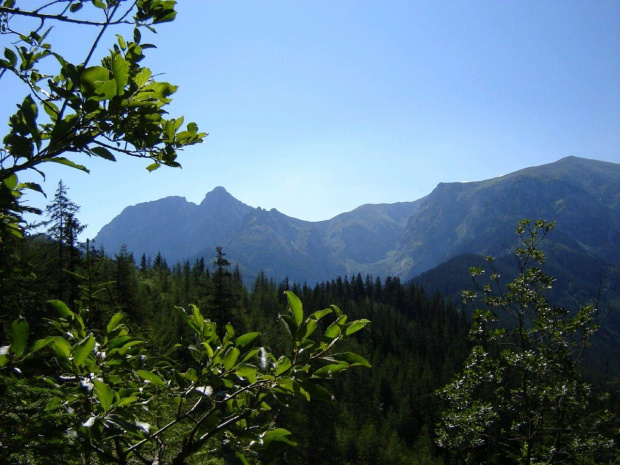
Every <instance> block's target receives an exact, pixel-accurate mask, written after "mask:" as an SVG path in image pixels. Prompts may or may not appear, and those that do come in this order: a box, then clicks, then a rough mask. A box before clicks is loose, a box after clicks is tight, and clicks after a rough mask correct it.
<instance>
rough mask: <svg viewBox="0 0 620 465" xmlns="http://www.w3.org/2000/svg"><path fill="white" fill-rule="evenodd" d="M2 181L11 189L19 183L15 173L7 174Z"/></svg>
mask: <svg viewBox="0 0 620 465" xmlns="http://www.w3.org/2000/svg"><path fill="white" fill-rule="evenodd" d="M2 183H3V184H4V185H5V186H6V187H7V188H9V189H11V190H13V189H15V188H16V187H17V185H18V184H19V179H18V178H17V175H16V174H15V173H13V174H12V175H10V176H8V177H7V178H6V179H3V180H2Z"/></svg>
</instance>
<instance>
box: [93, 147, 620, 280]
mask: <svg viewBox="0 0 620 465" xmlns="http://www.w3.org/2000/svg"><path fill="white" fill-rule="evenodd" d="M523 218H532V219H537V218H543V219H547V220H555V221H556V223H557V226H556V229H555V230H554V231H553V232H552V233H551V236H550V238H549V247H550V250H557V251H562V250H564V251H566V252H567V253H566V254H565V255H570V256H571V257H582V258H584V257H589V258H591V259H593V260H596V261H597V263H599V262H600V263H604V264H607V265H609V266H612V267H618V268H620V165H618V164H615V163H606V162H599V161H594V160H585V159H580V158H576V157H568V158H564V159H562V160H560V161H558V162H556V163H551V164H548V165H543V166H538V167H532V168H527V169H524V170H521V171H518V172H515V173H512V174H509V175H506V176H502V177H499V178H494V179H490V180H486V181H480V182H472V183H442V184H439V185H438V186H437V188H436V189H435V190H433V192H431V193H430V194H429V195H428V196H426V197H424V198H422V199H419V200H417V201H414V202H402V203H396V204H381V205H363V206H361V207H358V208H357V209H355V210H353V211H351V212H347V213H342V214H340V215H338V216H336V217H334V218H332V219H330V220H326V221H320V222H307V221H302V220H298V219H295V218H292V217H288V216H286V215H284V214H282V213H280V212H278V211H277V210H270V211H266V210H263V209H260V208H253V207H250V206H248V205H245V204H244V203H242V202H240V201H238V200H236V199H235V198H234V197H232V196H231V195H230V194H229V193H228V192H226V190H225V189H224V188H222V187H218V188H216V189H214V190H213V191H212V192H209V193H208V194H207V195H206V197H205V199H204V200H203V201H202V203H201V204H200V205H195V204H193V203H190V202H187V201H186V200H185V199H184V198H181V197H168V198H165V199H161V200H158V201H154V202H148V203H144V204H139V205H136V206H133V207H128V208H126V209H125V210H124V211H123V212H122V213H121V214H120V215H118V216H117V217H116V218H115V219H114V220H113V221H112V222H111V223H110V224H108V225H106V226H105V227H104V228H102V230H101V231H100V232H99V234H98V235H97V237H96V238H95V240H96V243H97V244H99V245H103V246H104V247H105V250H106V251H108V252H111V253H112V252H116V251H117V250H118V249H119V248H120V246H121V245H122V244H126V246H127V249H128V250H129V251H131V252H133V254H134V255H135V256H136V257H139V256H140V255H142V254H143V253H144V254H146V255H147V256H148V255H150V256H153V257H154V256H155V255H156V254H157V253H158V252H161V254H162V255H163V256H164V257H166V259H167V261H168V263H170V264H172V263H174V262H176V261H179V260H184V259H189V260H194V259H196V258H198V257H201V256H204V257H205V258H207V259H209V258H210V257H212V256H214V250H215V247H216V246H222V247H223V248H224V251H225V252H226V253H227V255H228V257H229V258H230V259H231V260H233V261H234V262H237V263H239V266H240V268H241V270H242V272H243V274H244V276H245V277H246V278H250V279H251V278H252V277H253V276H255V275H256V273H258V271H260V270H264V271H265V272H266V274H267V275H270V276H272V277H274V278H275V279H280V278H283V277H289V278H291V279H293V280H295V281H300V282H303V281H306V282H308V283H314V282H317V281H322V280H328V279H332V278H333V277H335V276H337V275H345V274H348V275H352V274H357V273H362V274H365V273H370V274H373V275H375V276H388V275H392V276H400V277H402V278H411V277H414V276H417V275H419V274H420V273H423V272H425V271H427V270H429V269H431V268H433V267H435V266H437V265H439V264H441V263H442V262H445V261H446V260H449V259H451V258H453V257H456V256H458V255H461V254H464V253H473V254H478V255H488V254H493V255H502V254H505V253H507V251H508V248H509V247H514V245H515V239H516V236H515V234H514V231H515V229H516V226H517V223H518V221H519V220H521V219H523ZM568 252H570V254H568ZM562 256H563V255H562V254H561V253H558V257H562ZM550 260H551V258H550ZM553 260H555V259H553ZM561 261H562V260H555V261H553V263H554V264H555V265H553V266H559V267H561V268H565V267H567V266H572V265H570V264H567V263H563V264H560V262H561ZM566 261H567V260H564V262H566ZM570 261H571V262H574V261H575V260H570ZM575 266H577V267H578V266H579V265H578V263H576V264H575Z"/></svg>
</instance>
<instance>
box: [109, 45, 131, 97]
mask: <svg viewBox="0 0 620 465" xmlns="http://www.w3.org/2000/svg"><path fill="white" fill-rule="evenodd" d="M119 37H120V36H119ZM121 39H122V37H121ZM121 47H122V45H121ZM112 75H113V76H114V81H116V95H123V94H124V93H125V86H126V85H127V79H128V75H129V64H128V63H127V61H125V59H124V58H123V57H122V56H121V55H120V54H119V55H116V56H115V57H114V61H113V62H112Z"/></svg>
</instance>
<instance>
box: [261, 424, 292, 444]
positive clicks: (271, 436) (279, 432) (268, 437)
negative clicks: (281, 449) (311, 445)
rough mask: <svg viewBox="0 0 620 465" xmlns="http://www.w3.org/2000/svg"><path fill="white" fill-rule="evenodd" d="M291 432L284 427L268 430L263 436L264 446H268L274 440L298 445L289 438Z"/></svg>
mask: <svg viewBox="0 0 620 465" xmlns="http://www.w3.org/2000/svg"><path fill="white" fill-rule="evenodd" d="M289 436H291V432H290V431H289V430H287V429H284V428H276V429H272V430H270V431H266V432H265V433H264V434H262V436H261V440H262V446H263V447H267V446H269V444H270V443H272V442H284V443H286V444H288V445H289V446H296V445H297V444H296V443H295V442H293V441H291V440H290V439H289Z"/></svg>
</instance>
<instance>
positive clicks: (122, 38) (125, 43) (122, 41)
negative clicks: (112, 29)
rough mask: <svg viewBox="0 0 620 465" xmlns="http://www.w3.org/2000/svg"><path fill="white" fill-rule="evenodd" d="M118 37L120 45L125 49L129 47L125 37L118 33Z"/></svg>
mask: <svg viewBox="0 0 620 465" xmlns="http://www.w3.org/2000/svg"><path fill="white" fill-rule="evenodd" d="M116 39H117V40H118V45H119V47H120V48H121V49H123V50H125V49H126V48H127V42H125V38H124V37H123V36H122V35H120V34H116Z"/></svg>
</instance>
